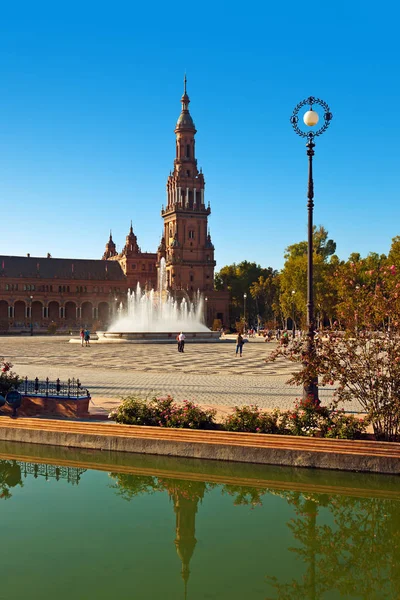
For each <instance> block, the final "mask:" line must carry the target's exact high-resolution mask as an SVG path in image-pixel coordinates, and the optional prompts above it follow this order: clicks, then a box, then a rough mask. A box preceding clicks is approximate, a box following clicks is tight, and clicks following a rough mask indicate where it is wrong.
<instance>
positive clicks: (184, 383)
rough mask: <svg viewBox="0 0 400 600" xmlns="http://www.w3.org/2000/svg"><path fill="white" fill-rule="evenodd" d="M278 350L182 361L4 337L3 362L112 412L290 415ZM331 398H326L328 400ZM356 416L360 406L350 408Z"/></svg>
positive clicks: (197, 353) (210, 352) (292, 392)
mask: <svg viewBox="0 0 400 600" xmlns="http://www.w3.org/2000/svg"><path fill="white" fill-rule="evenodd" d="M275 347H276V344H275V342H271V343H269V344H265V343H264V342H263V341H262V340H261V339H260V340H258V339H254V340H250V341H249V342H248V343H246V344H245V345H244V349H243V357H242V358H239V357H236V355H235V344H234V343H230V342H221V343H215V344H186V347H185V353H184V354H181V353H178V352H177V348H176V345H175V344H174V345H169V344H151V345H150V344H143V345H139V344H96V343H92V345H91V347H89V348H82V347H81V346H80V344H72V343H68V340H67V339H66V338H65V337H51V338H49V337H11V336H7V337H1V338H0V356H4V357H5V358H7V359H9V360H11V361H12V362H13V363H14V369H15V370H16V371H17V372H18V373H19V374H21V375H27V376H28V377H29V378H34V377H39V378H40V379H41V378H45V377H49V378H50V379H56V378H57V377H59V378H60V379H62V380H66V379H68V378H69V377H70V378H72V377H75V378H79V379H80V380H81V382H82V385H84V386H85V387H87V388H89V390H90V392H91V394H92V396H93V400H94V404H95V405H96V406H101V407H103V408H107V409H108V408H109V407H110V406H112V405H115V404H117V403H118V400H119V398H120V397H121V396H125V395H128V394H132V393H137V394H141V395H144V396H151V395H153V394H155V393H157V394H167V393H170V394H171V395H173V396H174V397H175V398H176V399H178V400H183V399H185V398H188V399H195V400H196V401H198V402H200V403H202V404H205V405H213V406H221V407H230V406H234V405H235V404H258V405H259V406H260V407H263V408H269V409H271V408H276V407H279V408H282V409H286V408H290V407H291V406H292V405H293V401H294V400H295V399H296V397H299V396H300V395H301V390H299V388H293V387H291V386H288V385H287V384H286V381H287V380H288V379H289V377H290V373H291V372H292V370H293V365H292V364H290V363H289V362H286V361H282V360H280V361H279V362H277V363H272V364H266V363H265V361H264V359H265V357H266V356H267V355H268V354H269V352H271V351H272V350H273V349H274V348H275ZM331 394H332V390H321V399H322V400H328V399H329V398H330V396H331ZM349 409H350V410H358V406H357V405H356V404H355V405H354V406H349Z"/></svg>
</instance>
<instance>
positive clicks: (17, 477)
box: [0, 460, 23, 500]
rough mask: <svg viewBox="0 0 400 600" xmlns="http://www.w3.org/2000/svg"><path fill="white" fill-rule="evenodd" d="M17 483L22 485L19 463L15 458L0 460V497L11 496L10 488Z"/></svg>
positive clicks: (6, 497)
mask: <svg viewBox="0 0 400 600" xmlns="http://www.w3.org/2000/svg"><path fill="white" fill-rule="evenodd" d="M17 485H20V486H21V487H22V486H23V483H22V479H21V467H20V466H19V464H18V463H17V462H16V461H15V460H0V490H1V491H0V498H4V499H5V500H7V499H8V498H11V496H12V494H11V492H10V488H13V487H15V486H17Z"/></svg>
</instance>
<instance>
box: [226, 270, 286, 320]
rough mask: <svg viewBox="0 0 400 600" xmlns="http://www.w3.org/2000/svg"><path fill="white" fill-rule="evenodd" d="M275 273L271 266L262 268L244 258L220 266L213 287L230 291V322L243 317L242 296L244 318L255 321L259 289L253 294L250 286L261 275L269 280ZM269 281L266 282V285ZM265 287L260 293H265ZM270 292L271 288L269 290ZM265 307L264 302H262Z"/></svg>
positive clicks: (257, 311) (257, 280)
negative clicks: (237, 261)
mask: <svg viewBox="0 0 400 600" xmlns="http://www.w3.org/2000/svg"><path fill="white" fill-rule="evenodd" d="M276 275H277V273H276V271H274V269H272V268H271V267H268V268H263V267H261V266H260V265H258V264H257V263H254V262H249V261H247V260H244V261H242V262H240V263H238V264H236V263H233V264H232V265H227V266H225V267H222V269H221V270H220V271H219V272H218V273H216V275H215V287H216V289H217V290H228V291H229V293H230V322H231V324H233V323H235V322H236V321H240V320H241V319H243V318H244V314H243V313H244V298H243V295H244V294H247V299H246V320H247V322H248V323H250V324H253V323H256V321H257V315H258V314H260V313H259V308H260V306H259V304H260V294H261V289H258V290H255V291H254V294H255V295H253V294H252V293H251V288H252V286H253V284H254V283H256V282H259V278H260V277H262V278H263V281H268V282H270V281H271V280H272V279H273V278H274V277H276ZM268 285H269V283H268V284H266V286H267V287H268ZM266 292H267V289H265V290H264V291H263V292H262V293H263V294H264V295H265V293H266ZM270 292H271V294H272V288H271V290H270ZM270 297H271V295H270V296H269V298H270ZM264 307H265V304H264Z"/></svg>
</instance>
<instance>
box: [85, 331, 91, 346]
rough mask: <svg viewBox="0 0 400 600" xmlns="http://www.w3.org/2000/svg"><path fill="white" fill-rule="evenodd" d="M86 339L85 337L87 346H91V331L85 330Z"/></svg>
mask: <svg viewBox="0 0 400 600" xmlns="http://www.w3.org/2000/svg"><path fill="white" fill-rule="evenodd" d="M84 337H85V346H90V331H89V329H85V333H84Z"/></svg>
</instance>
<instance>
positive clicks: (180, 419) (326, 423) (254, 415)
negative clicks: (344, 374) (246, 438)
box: [109, 396, 368, 439]
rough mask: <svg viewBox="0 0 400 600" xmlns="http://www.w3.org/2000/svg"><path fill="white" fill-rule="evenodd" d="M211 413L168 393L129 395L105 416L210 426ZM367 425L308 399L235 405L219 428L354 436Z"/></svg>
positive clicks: (189, 426)
mask: <svg viewBox="0 0 400 600" xmlns="http://www.w3.org/2000/svg"><path fill="white" fill-rule="evenodd" d="M215 414H216V411H215V410H207V409H204V408H202V407H200V406H198V405H197V404H195V403H194V402H191V401H189V400H184V401H183V403H177V402H175V401H174V399H173V398H172V396H166V397H159V398H157V397H155V398H152V399H151V400H149V401H146V400H144V399H142V398H137V397H136V396H129V397H128V398H125V399H124V400H123V401H122V403H121V404H120V406H119V407H118V408H116V409H114V410H113V411H111V412H110V414H109V418H110V419H113V420H114V421H116V422H117V423H122V424H125V425H148V426H155V427H175V428H179V429H182V428H184V429H214V428H215V427H216V423H215ZM367 424H368V421H367V420H363V419H358V418H356V417H354V416H352V415H346V414H345V413H344V411H338V410H335V408H333V407H330V408H326V407H322V406H317V405H315V403H314V402H313V401H312V399H310V400H306V401H301V402H300V403H298V404H296V405H295V407H294V409H293V410H289V411H286V412H281V411H279V410H274V411H273V412H265V411H262V410H260V409H259V408H258V406H257V405H255V404H252V405H250V406H246V405H245V406H235V408H234V411H233V413H232V414H231V415H229V416H227V417H226V418H225V419H224V421H223V423H222V428H223V429H225V430H226V431H239V432H243V433H275V434H283V435H300V436H309V437H327V438H340V439H358V438H359V437H361V435H362V433H364V432H365V430H366V426H367Z"/></svg>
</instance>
